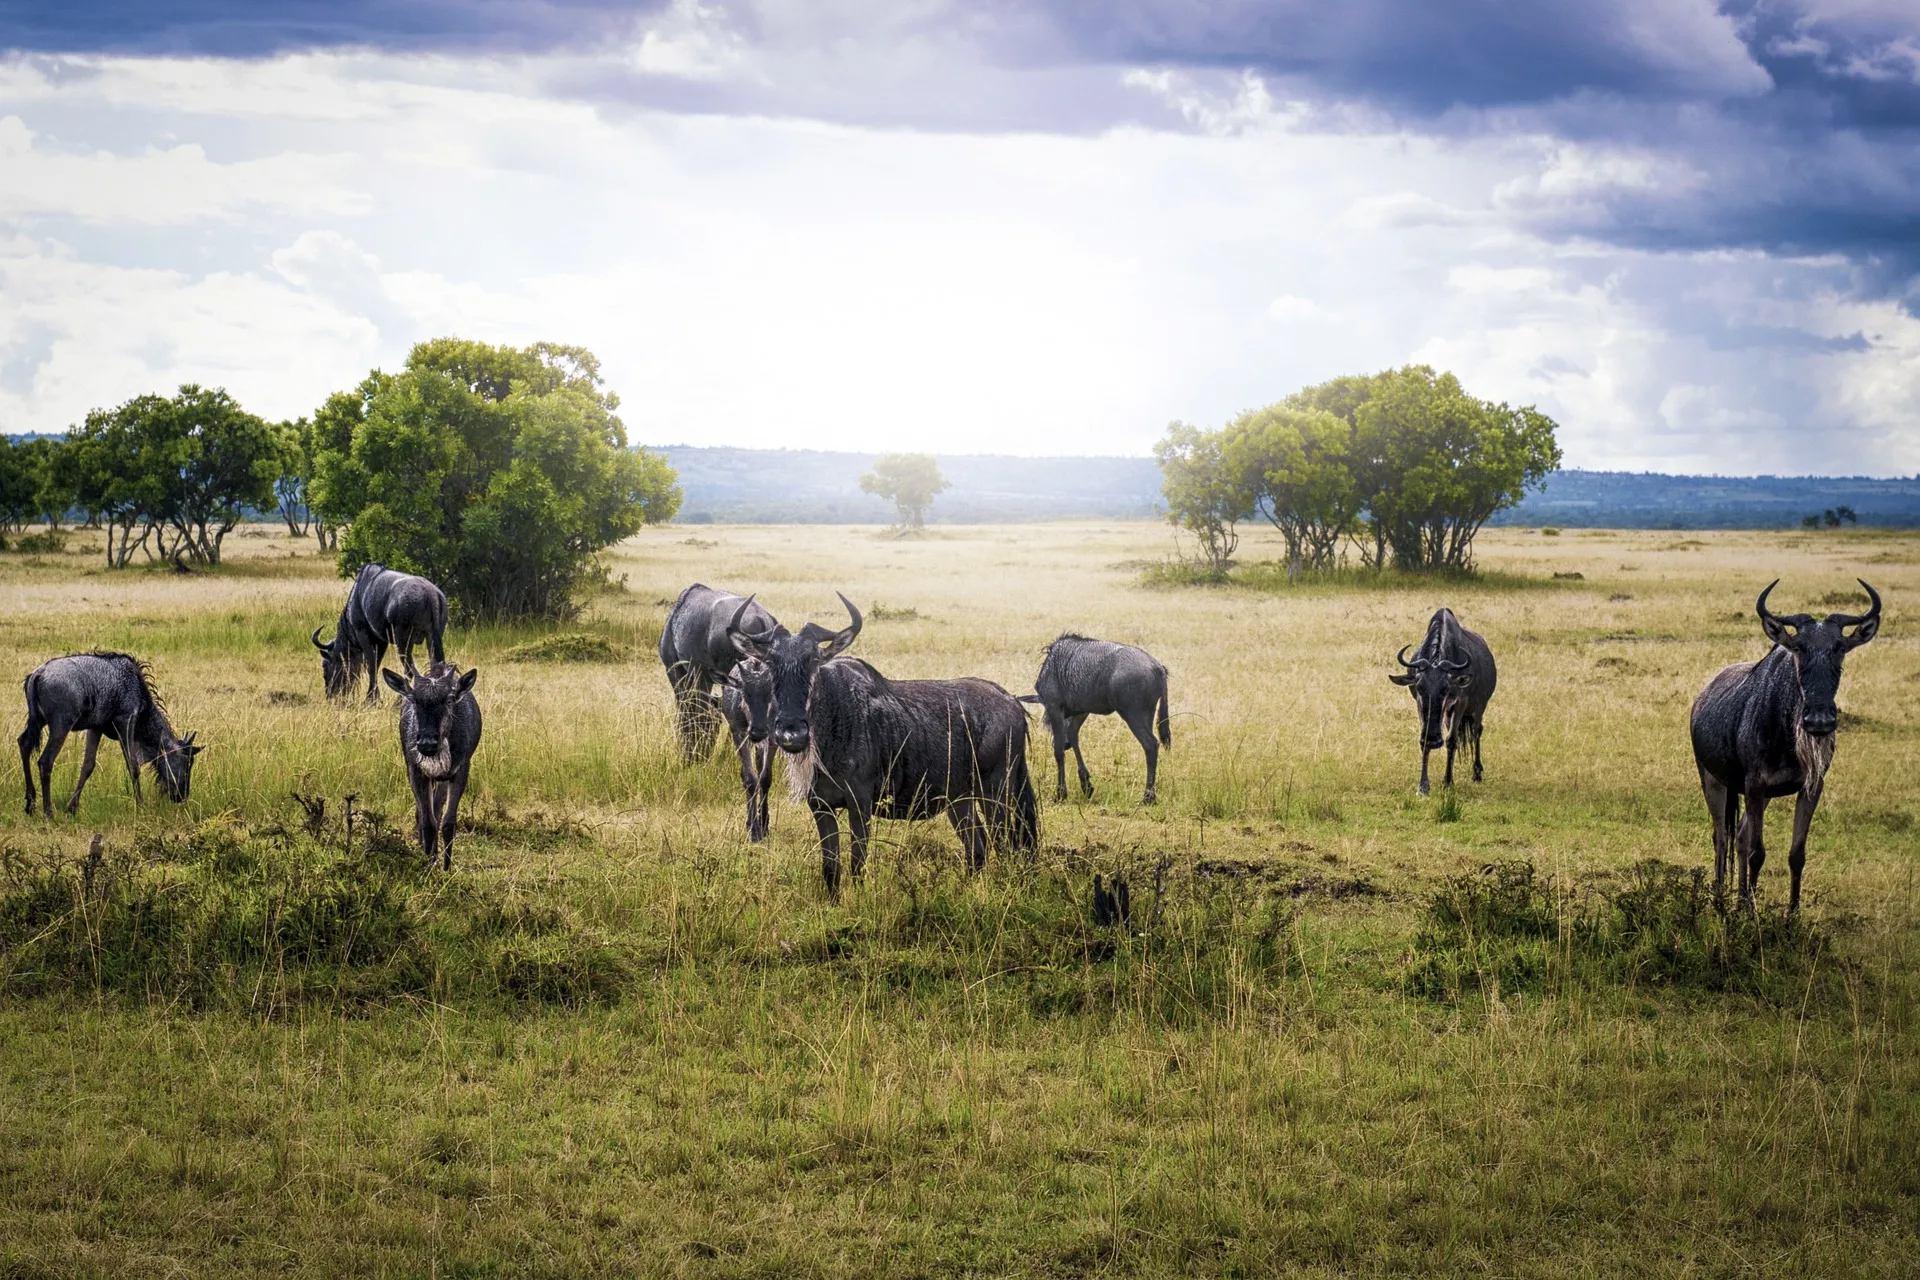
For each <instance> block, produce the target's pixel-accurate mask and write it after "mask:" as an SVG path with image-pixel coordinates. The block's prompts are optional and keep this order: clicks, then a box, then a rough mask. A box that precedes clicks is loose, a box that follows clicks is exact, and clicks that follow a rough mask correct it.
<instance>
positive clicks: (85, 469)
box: [56, 395, 177, 568]
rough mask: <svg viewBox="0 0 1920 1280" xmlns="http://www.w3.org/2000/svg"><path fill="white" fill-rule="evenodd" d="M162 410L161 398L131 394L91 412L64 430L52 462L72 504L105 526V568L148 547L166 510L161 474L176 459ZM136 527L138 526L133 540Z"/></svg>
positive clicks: (125, 561)
mask: <svg viewBox="0 0 1920 1280" xmlns="http://www.w3.org/2000/svg"><path fill="white" fill-rule="evenodd" d="M167 410H168V405H167V400H166V397H164V396H157V395H144V396H135V397H134V398H133V399H131V400H128V401H126V402H125V403H124V404H121V405H119V406H118V407H116V408H112V409H95V410H93V411H92V412H91V413H89V414H87V417H86V421H84V422H82V423H80V424H79V425H77V426H74V427H72V428H70V429H69V430H68V432H67V444H66V447H65V448H64V449H63V450H62V451H61V453H60V455H59V457H60V463H59V464H56V465H60V466H62V468H63V475H64V479H65V481H66V483H67V484H69V485H70V486H71V488H72V491H73V499H74V504H75V505H76V506H78V507H80V508H82V509H83V510H85V511H87V512H89V513H90V514H91V515H92V516H93V517H94V518H95V519H97V520H98V521H99V522H100V523H101V525H102V527H104V528H105V529H106V531H107V566H108V567H109V568H125V567H126V566H127V564H128V563H129V562H130V561H131V560H132V559H133V553H134V552H135V551H137V550H141V549H144V548H145V547H146V546H147V542H148V539H149V538H150V537H151V535H152V531H153V522H154V520H155V518H156V513H158V512H161V511H163V510H164V508H165V502H166V484H167V477H166V475H165V472H166V471H167V469H168V468H169V467H171V466H174V465H176V463H177V459H176V458H174V457H173V453H172V450H171V449H170V448H169V447H168V441H167V440H166V435H167V432H166V430H165V428H164V426H163V425H162V420H163V419H164V418H165V416H166V414H167ZM135 529H141V530H142V533H141V536H140V539H139V541H137V542H136V541H135V540H134V537H133V534H134V530H135ZM147 554H148V555H151V554H152V552H151V551H148V552H147Z"/></svg>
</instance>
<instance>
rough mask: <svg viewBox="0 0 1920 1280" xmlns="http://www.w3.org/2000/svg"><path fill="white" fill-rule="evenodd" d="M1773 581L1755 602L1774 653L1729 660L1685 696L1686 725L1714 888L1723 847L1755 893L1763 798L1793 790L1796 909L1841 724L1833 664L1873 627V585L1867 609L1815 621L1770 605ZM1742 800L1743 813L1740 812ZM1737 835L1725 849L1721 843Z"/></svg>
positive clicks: (1721, 884) (1876, 607) (1792, 906)
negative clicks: (1708, 827)
mask: <svg viewBox="0 0 1920 1280" xmlns="http://www.w3.org/2000/svg"><path fill="white" fill-rule="evenodd" d="M1779 585H1780V581H1779V579H1777V578H1776V579H1774V581H1773V583H1772V584H1771V585H1770V586H1768V587H1767V589H1766V590H1765V591H1762V592H1761V593H1760V599H1759V601H1758V602H1757V603H1756V604H1755V606H1754V607H1755V609H1756V610H1757V611H1758V613H1759V615H1760V626H1761V629H1762V630H1764V631H1765V632H1766V634H1767V639H1769V640H1771V641H1773V645H1774V647H1773V649H1772V651H1771V652H1769V653H1768V654H1767V656H1766V657H1764V658H1762V659H1760V661H1758V662H1736V663H1734V664H1733V665H1732V666H1730V667H1726V668H1723V669H1722V670H1721V672H1720V673H1719V674H1718V675H1716V676H1714V678H1713V679H1711V680H1709V681H1708V682H1707V687H1706V688H1705V689H1702V690H1701V691H1700V696H1699V697H1697V698H1695V699H1694V700H1693V718H1692V725H1691V728H1692V734H1693V759H1694V763H1695V764H1697V765H1698V766H1699V767H1700V789H1701V790H1702V791H1703V792H1705V793H1706V798H1707V809H1708V810H1709V811H1710V812H1711V813H1712V814H1713V883H1714V887H1715V888H1716V889H1722V890H1724V888H1725V887H1726V879H1727V859H1728V857H1729V854H1731V856H1732V857H1733V860H1734V862H1735V863H1736V864H1738V866H1739V868H1740V897H1741V898H1742V900H1744V901H1746V902H1749V903H1750V902H1752V901H1753V889H1754V884H1755V882H1756V881H1758V880H1759V878H1760V865H1761V864H1762V863H1764V862H1765V861H1766V860H1767V849H1766V843H1765V840H1764V836H1765V826H1766V821H1765V820H1766V813H1767V802H1768V801H1769V800H1774V799H1778V798H1779V797H1781V796H1797V797H1798V799H1797V800H1795V801H1794V805H1793V846H1792V847H1791V848H1790V849H1789V850H1788V851H1787V870H1788V871H1789V872H1791V873H1792V876H1793V884H1792V887H1791V889H1790V890H1789V891H1788V899H1787V906H1788V909H1789V910H1792V911H1798V910H1799V909H1800V871H1801V869H1802V868H1803V867H1805V866H1806V864H1807V828H1808V827H1810V826H1811V825H1813V811H1814V809H1815V808H1817V807H1818V806H1819V804H1820V792H1821V789H1822V788H1823V787H1824V786H1825V785H1826V778H1827V769H1828V767H1829V766H1830V765H1832V763H1833V746H1834V741H1833V734H1834V730H1835V729H1837V728H1838V727H1839V725H1840V709H1839V708H1838V707H1836V706H1835V705H1834V698H1835V697H1836V696H1837V695H1838V694H1839V692H1840V665H1841V663H1842V661H1843V660H1844V659H1845V658H1846V655H1847V653H1848V651H1850V650H1853V649H1857V648H1859V647H1860V646H1861V645H1863V644H1865V643H1866V642H1867V641H1869V640H1871V639H1873V637H1874V633H1875V632H1877V631H1879V629H1880V593H1879V592H1877V591H1875V590H1874V589H1873V588H1872V587H1869V586H1867V584H1866V583H1865V582H1861V583H1860V585H1861V586H1862V587H1866V591H1867V599H1868V600H1869V601H1870V602H1871V604H1872V607H1871V608H1869V609H1868V610H1867V611H1866V612H1865V613H1862V614H1855V613H1830V614H1828V615H1827V619H1826V621H1824V622H1816V621H1815V620H1814V618H1813V616H1812V615H1811V614H1805V613H1794V614H1788V615H1787V616H1786V617H1780V616H1778V615H1776V614H1773V613H1769V612H1768V611H1767V596H1768V595H1769V594H1771V593H1772V591H1773V588H1774V587H1777V586H1779ZM1848 628H1852V629H1851V630H1849V629H1848ZM1743 800H1744V801H1745V802H1746V810H1747V812H1746V819H1745V821H1742V820H1741V817H1740V805H1741V802H1742V801H1743ZM1735 840H1737V841H1738V843H1737V845H1736V846H1735V847H1734V848H1732V849H1731V850H1730V849H1729V847H1728V845H1729V842H1730V841H1735Z"/></svg>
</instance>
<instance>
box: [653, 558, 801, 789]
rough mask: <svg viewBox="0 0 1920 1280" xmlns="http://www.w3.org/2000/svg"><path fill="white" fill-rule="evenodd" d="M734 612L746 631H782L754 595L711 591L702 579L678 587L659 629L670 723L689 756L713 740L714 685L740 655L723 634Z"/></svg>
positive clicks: (682, 747)
mask: <svg viewBox="0 0 1920 1280" xmlns="http://www.w3.org/2000/svg"><path fill="white" fill-rule="evenodd" d="M743 602H744V605H745V612H741V609H742V604H743ZM736 614H738V615H739V616H740V626H741V629H742V630H743V631H746V632H748V633H750V634H753V635H762V634H764V635H766V636H767V637H769V638H771V637H772V636H774V635H775V634H778V635H785V634H786V632H785V631H784V630H782V629H781V628H780V624H779V623H778V622H777V621H775V619H774V616H773V615H772V614H770V613H768V612H767V611H766V609H764V608H763V607H761V606H760V605H758V604H755V603H754V602H753V597H751V596H737V595H735V594H733V593H732V592H731V591H715V590H714V589H713V588H712V587H709V586H707V585H706V584H705V583H701V582H696V583H694V584H693V585H692V586H690V587H688V588H687V589H686V590H685V591H682V592H681V593H680V597H679V599H677V600H675V601H674V602H673V608H672V609H669V610H668V611H667V621H666V625H665V626H663V627H662V628H661V629H660V665H661V666H663V667H665V668H666V669H667V682H668V683H669V684H671V685H672V686H673V709H674V728H675V730H676V732H677V733H678V734H679V738H680V752H681V754H682V755H683V756H685V757H686V758H687V759H689V760H691V759H693V758H694V757H695V756H700V755H705V754H706V752H707V749H708V748H709V747H711V746H712V745H713V735H714V731H715V729H716V728H717V725H716V723H715V717H714V714H713V697H712V690H713V686H714V685H715V684H717V683H718V682H720V681H721V680H724V679H726V676H727V672H729V671H731V670H733V664H734V663H736V662H738V661H740V651H739V650H738V649H736V648H735V647H734V644H733V641H731V640H729V639H728V638H727V625H728V623H729V622H730V621H731V620H732V619H733V617H734V616H735V615H736Z"/></svg>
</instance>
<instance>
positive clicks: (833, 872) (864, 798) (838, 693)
mask: <svg viewBox="0 0 1920 1280" xmlns="http://www.w3.org/2000/svg"><path fill="white" fill-rule="evenodd" d="M840 603H841V604H843V605H845V606H846V609H847V613H848V615H849V616H850V617H851V618H852V620H853V621H852V625H851V626H848V627H847V628H846V629H845V630H842V631H829V630H827V629H826V628H825V627H822V626H819V625H817V624H815V623H811V622H810V623H808V624H807V625H806V626H805V627H803V628H801V630H800V633H799V634H798V635H783V636H773V637H767V636H762V635H759V634H755V633H750V632H745V631H742V630H740V629H738V627H737V626H735V625H734V623H733V622H729V624H728V635H729V636H731V637H732V639H733V643H734V644H735V645H736V646H737V647H738V649H739V652H740V654H741V656H743V657H753V658H758V659H759V660H760V661H762V662H764V663H765V664H766V665H767V668H768V670H769V672H770V673H771V675H772V678H773V740H774V742H775V743H777V744H778V745H779V747H780V749H781V750H782V751H784V752H786V753H787V756H788V763H789V765H791V766H793V770H792V774H791V775H790V777H791V780H792V782H793V785H794V789H795V791H796V792H802V793H804V796H805V799H806V803H807V807H808V808H809V809H810V810H812V812H813V821H814V826H815V827H816V828H817V829H818V831H819V833H820V871H821V874H822V876H823V877H824V878H825V880H826V885H827V892H828V893H829V894H834V895H837V894H838V893H839V891H840V822H839V817H838V811H839V810H842V809H844V810H846V812H847V834H848V835H849V837H850V838H851V842H852V846H853V849H852V860H851V868H850V869H851V871H852V874H853V875H854V877H855V878H858V877H859V875H860V873H861V870H862V868H863V867H864V866H865V864H866V857H867V839H868V835H869V832H870V830H871V823H872V820H873V819H874V818H876V817H884V818H904V819H909V820H912V819H920V818H931V817H933V816H934V815H936V814H938V813H940V812H942V811H943V810H944V811H945V812H946V813H947V815H948V817H949V819H950V820H951V821H952V823H953V827H954V830H955V831H956V832H958V833H959V835H960V840H961V843H962V844H963V845H964V846H965V848H966V853H967V865H968V867H969V868H970V869H973V870H978V869H979V868H980V867H982V866H984V865H985V864H986V860H987V849H988V847H989V845H994V846H998V847H999V848H1001V849H1032V848H1033V847H1034V844H1035V842H1036V840H1037V838H1038V834H1039V810H1038V804H1037V802H1036V800H1035V797H1034V793H1033V778H1032V776H1031V775H1030V774H1029V772H1028V770H1027V714H1026V711H1025V710H1024V709H1022V707H1021V706H1020V703H1019V702H1018V701H1017V700H1016V699H1015V698H1014V697H1013V695H1012V694H1010V693H1008V692H1007V691H1006V690H1005V689H1002V688H1001V687H1000V686H999V685H997V684H994V683H993V682H992V681H991V680H980V679H975V678H971V677H969V678H965V679H959V680H889V679H888V678H887V677H886V676H884V675H882V674H881V673H880V672H878V671H876V670H875V669H874V668H873V667H872V666H870V665H869V664H867V663H865V662H862V661H859V660H858V659H854V658H839V657H837V655H839V654H841V653H843V652H845V651H846V649H847V647H848V646H849V645H851V644H852V643H853V642H854V639H855V638H856V637H857V636H859V634H860V611H859V610H858V609H856V608H854V607H853V603H852V602H851V601H849V600H848V599H847V598H846V597H845V596H841V597H840ZM745 616H746V606H745V605H744V603H743V604H742V605H741V606H740V607H739V609H738V610H736V614H735V617H736V618H737V619H744V618H745Z"/></svg>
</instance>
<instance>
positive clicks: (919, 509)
mask: <svg viewBox="0 0 1920 1280" xmlns="http://www.w3.org/2000/svg"><path fill="white" fill-rule="evenodd" d="M947 488H948V485H947V479H946V477H945V476H943V475H941V474H940V466H939V464H938V463H936V462H935V461H934V460H933V456H932V455H931V454H925V453H883V454H881V455H880V456H879V457H878V458H876V459H875V460H874V463H873V470H872V471H869V472H867V474H865V475H863V476H861V477H860V490H861V492H863V493H871V494H873V495H875V496H876V497H881V498H885V499H886V500H887V501H888V502H891V503H892V504H893V505H894V508H895V510H897V511H898V512H899V514H900V528H901V529H903V530H905V529H924V528H925V527H926V524H927V508H928V507H931V506H932V505H933V500H934V498H935V497H936V496H937V495H938V494H940V493H943V492H945V491H946V489H947Z"/></svg>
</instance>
